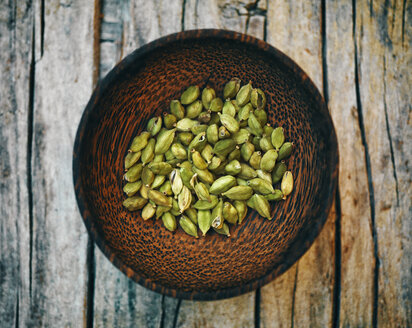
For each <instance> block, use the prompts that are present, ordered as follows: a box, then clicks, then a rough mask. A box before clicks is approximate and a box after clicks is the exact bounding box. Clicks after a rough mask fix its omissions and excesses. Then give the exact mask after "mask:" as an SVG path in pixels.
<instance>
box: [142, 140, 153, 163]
mask: <svg viewBox="0 0 412 328" xmlns="http://www.w3.org/2000/svg"><path fill="white" fill-rule="evenodd" d="M155 144H156V140H155V139H154V138H151V139H150V140H149V142H148V143H147V146H146V147H145V148H144V149H143V150H142V157H141V158H140V160H141V161H142V163H143V165H146V164H147V163H149V162H151V161H152V160H153V158H154V148H155Z"/></svg>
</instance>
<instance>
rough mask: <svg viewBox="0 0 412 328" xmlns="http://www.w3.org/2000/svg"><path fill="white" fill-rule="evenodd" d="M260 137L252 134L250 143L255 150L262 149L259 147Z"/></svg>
mask: <svg viewBox="0 0 412 328" xmlns="http://www.w3.org/2000/svg"><path fill="white" fill-rule="evenodd" d="M261 138H262V137H257V136H254V137H253V138H252V144H253V146H255V150H256V151H258V150H262V149H261V148H260V139H261Z"/></svg>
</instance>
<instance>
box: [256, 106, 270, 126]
mask: <svg viewBox="0 0 412 328" xmlns="http://www.w3.org/2000/svg"><path fill="white" fill-rule="evenodd" d="M253 115H255V117H256V119H257V120H258V121H259V123H260V125H261V126H262V127H264V126H266V123H267V122H268V115H267V114H266V111H264V110H263V109H256V110H255V111H254V112H253Z"/></svg>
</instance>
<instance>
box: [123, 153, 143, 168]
mask: <svg viewBox="0 0 412 328" xmlns="http://www.w3.org/2000/svg"><path fill="white" fill-rule="evenodd" d="M140 156H142V152H141V151H138V152H137V153H127V155H126V157H125V158H124V168H125V170H127V169H129V168H130V167H132V166H133V165H134V164H136V163H137V162H138V161H139V159H140Z"/></svg>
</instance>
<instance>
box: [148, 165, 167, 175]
mask: <svg viewBox="0 0 412 328" xmlns="http://www.w3.org/2000/svg"><path fill="white" fill-rule="evenodd" d="M147 167H148V168H149V169H150V170H151V171H152V172H153V173H154V174H160V175H168V174H170V172H172V170H173V167H172V165H170V164H169V163H166V162H152V163H150V164H149V165H148V166H147Z"/></svg>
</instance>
